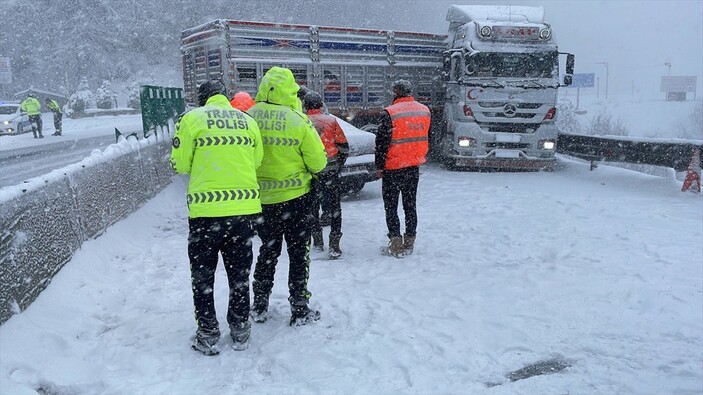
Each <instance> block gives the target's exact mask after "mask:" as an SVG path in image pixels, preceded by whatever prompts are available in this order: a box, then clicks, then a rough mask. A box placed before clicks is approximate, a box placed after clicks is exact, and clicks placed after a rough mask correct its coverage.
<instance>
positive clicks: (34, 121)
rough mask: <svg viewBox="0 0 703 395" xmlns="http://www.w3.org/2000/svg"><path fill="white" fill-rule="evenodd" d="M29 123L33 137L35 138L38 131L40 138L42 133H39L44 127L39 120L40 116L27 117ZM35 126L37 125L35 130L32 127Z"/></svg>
mask: <svg viewBox="0 0 703 395" xmlns="http://www.w3.org/2000/svg"><path fill="white" fill-rule="evenodd" d="M29 123H30V124H31V125H32V133H34V136H35V137H36V136H37V130H38V131H39V135H40V136H41V135H42V133H41V131H42V126H43V125H44V123H43V122H42V120H41V114H39V115H30V116H29ZM35 124H36V125H37V126H36V128H35V127H34V125H35Z"/></svg>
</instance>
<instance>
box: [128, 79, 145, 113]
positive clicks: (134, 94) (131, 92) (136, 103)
mask: <svg viewBox="0 0 703 395" xmlns="http://www.w3.org/2000/svg"><path fill="white" fill-rule="evenodd" d="M139 85H140V84H139V82H136V81H135V82H132V83H131V84H129V86H128V87H127V107H129V108H134V109H140V108H142V103H141V99H140V97H139Z"/></svg>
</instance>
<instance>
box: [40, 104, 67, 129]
mask: <svg viewBox="0 0 703 395" xmlns="http://www.w3.org/2000/svg"><path fill="white" fill-rule="evenodd" d="M44 101H45V102H46V106H47V107H49V110H51V112H53V113H54V134H52V136H61V118H63V112H62V111H61V106H59V103H57V102H56V100H52V99H49V98H48V97H47V98H46V99H44Z"/></svg>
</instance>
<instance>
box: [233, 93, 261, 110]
mask: <svg viewBox="0 0 703 395" xmlns="http://www.w3.org/2000/svg"><path fill="white" fill-rule="evenodd" d="M229 104H231V105H232V107H234V108H236V109H237V110H239V111H246V110H248V109H250V108H252V107H254V104H256V103H255V102H254V99H252V98H251V96H250V95H249V94H248V93H247V92H244V91H240V92H237V93H235V94H234V97H233V98H232V100H230V102H229Z"/></svg>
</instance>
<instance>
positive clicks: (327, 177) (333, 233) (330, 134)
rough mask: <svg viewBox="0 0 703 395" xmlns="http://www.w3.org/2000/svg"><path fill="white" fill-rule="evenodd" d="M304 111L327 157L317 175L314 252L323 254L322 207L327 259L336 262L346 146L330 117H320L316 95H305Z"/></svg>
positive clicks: (319, 100)
mask: <svg viewBox="0 0 703 395" xmlns="http://www.w3.org/2000/svg"><path fill="white" fill-rule="evenodd" d="M303 108H304V109H305V111H306V113H307V116H308V118H309V119H310V121H312V124H313V125H314V126H315V129H316V130H317V133H318V134H319V135H320V139H322V143H323V144H324V145H325V152H326V153H327V166H326V167H325V168H324V169H323V170H322V171H321V172H319V173H318V174H317V182H316V183H315V185H316V189H318V190H317V191H315V192H316V193H315V195H316V197H317V201H316V203H315V208H314V209H313V213H314V214H315V226H314V228H313V232H312V240H313V249H315V250H316V251H323V250H324V239H323V237H322V224H321V223H320V218H319V215H320V210H319V209H318V206H319V205H320V204H321V205H322V210H323V212H327V213H330V225H331V229H330V236H329V251H328V256H329V258H330V259H337V258H339V257H340V256H341V255H342V250H341V249H340V248H339V241H340V240H341V238H342V204H341V194H340V185H339V172H340V171H341V169H342V166H344V162H346V160H347V157H348V156H349V143H348V142H347V137H346V136H345V135H344V131H343V130H342V128H341V127H340V126H339V123H338V122H337V119H336V118H335V117H334V116H332V115H328V114H323V112H322V96H320V94H319V93H317V92H312V91H310V92H308V93H307V94H306V95H305V98H304V99H303Z"/></svg>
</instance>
